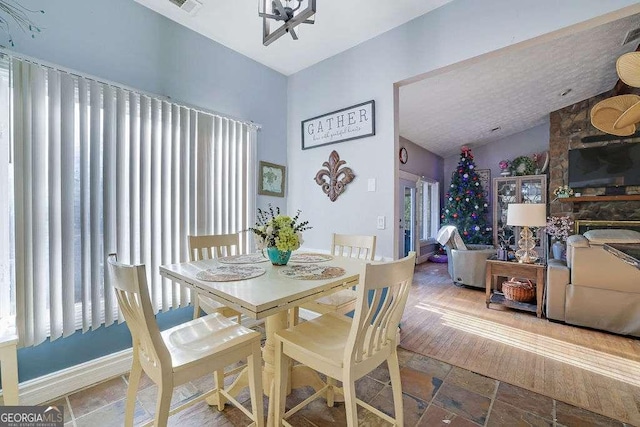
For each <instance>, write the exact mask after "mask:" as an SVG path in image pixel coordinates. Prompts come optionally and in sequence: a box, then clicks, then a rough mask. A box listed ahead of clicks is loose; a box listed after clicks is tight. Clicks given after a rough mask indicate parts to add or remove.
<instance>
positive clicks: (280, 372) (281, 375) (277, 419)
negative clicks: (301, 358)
mask: <svg viewBox="0 0 640 427" xmlns="http://www.w3.org/2000/svg"><path fill="white" fill-rule="evenodd" d="M275 347H276V348H275V361H274V367H275V370H276V372H275V375H274V382H275V385H274V387H273V394H274V395H275V396H273V395H272V396H271V398H274V397H275V399H274V400H275V401H274V404H273V408H274V413H273V420H274V423H273V425H275V426H277V427H280V426H281V425H282V419H283V417H284V412H285V404H286V401H287V387H286V384H287V381H288V376H289V366H290V363H291V359H290V358H289V356H287V355H286V354H284V352H283V351H282V342H280V341H278V340H276V346H275Z"/></svg>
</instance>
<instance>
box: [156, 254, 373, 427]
mask: <svg viewBox="0 0 640 427" xmlns="http://www.w3.org/2000/svg"><path fill="white" fill-rule="evenodd" d="M324 258H325V259H324V260H323V262H318V263H296V262H291V261H290V262H289V263H288V265H286V266H275V265H272V264H271V263H270V262H265V261H263V260H260V262H252V263H245V264H242V265H243V266H244V267H248V268H249V269H256V268H258V269H262V270H264V272H263V273H261V274H259V275H257V276H256V277H251V278H246V279H242V280H228V279H229V277H222V279H224V281H216V280H215V279H216V277H215V276H212V277H206V276H207V272H215V271H217V270H216V269H219V268H225V264H223V263H221V262H220V260H219V259H205V260H200V261H192V262H182V263H179V264H170V265H162V266H160V275H161V276H163V277H164V278H166V279H169V280H171V281H174V282H177V283H179V284H181V285H183V286H187V287H190V288H192V289H194V290H195V291H196V292H198V293H199V294H201V295H206V296H207V297H209V298H212V299H213V300H215V301H218V302H220V303H222V304H224V305H225V306H227V307H231V308H233V309H235V310H237V311H239V312H241V313H243V314H245V315H246V316H248V317H249V318H251V319H255V320H260V319H264V322H265V333H266V341H265V344H264V346H263V349H262V358H263V361H264V368H263V375H262V379H263V390H264V394H265V395H267V396H269V397H270V396H273V395H274V394H273V393H274V390H273V387H274V374H275V366H274V359H275V338H274V334H275V333H276V332H277V331H279V330H282V329H286V328H287V327H289V326H290V325H289V324H288V323H289V316H288V311H289V310H290V309H294V308H296V307H298V306H300V305H301V304H303V303H305V302H308V301H312V300H315V299H318V298H320V297H322V296H325V295H329V294H331V293H334V292H337V291H339V290H342V289H346V288H349V287H353V286H355V285H356V284H357V283H358V280H359V275H360V272H361V271H362V269H363V267H364V265H365V263H366V261H365V260H362V259H357V258H348V257H341V256H335V257H334V256H327V255H324ZM293 259H295V258H293ZM309 268H310V269H315V270H317V271H321V272H322V271H326V272H327V273H326V274H324V275H323V274H320V275H318V274H316V275H315V276H312V275H310V274H309V275H306V276H305V274H304V271H305V269H309ZM257 271H258V273H260V270H257ZM296 271H298V272H302V274H298V275H297V277H294V276H295V274H292V272H294V273H295V272H296ZM324 276H327V277H326V278H325V277H324ZM289 378H290V389H295V388H300V387H304V386H311V387H313V388H314V389H315V390H316V391H317V390H320V389H321V388H322V387H324V386H325V385H326V384H325V382H324V381H323V380H322V379H321V378H320V376H319V375H318V374H317V373H316V372H315V371H313V370H311V369H310V368H308V367H306V366H304V365H295V366H292V367H291V372H290V376H289ZM247 385H248V379H247V374H246V370H245V371H243V372H241V373H240V375H239V376H238V377H237V378H236V379H235V381H234V383H233V384H232V385H231V386H230V388H229V389H228V392H229V393H230V394H231V395H232V396H237V394H238V393H239V392H240V391H241V390H242V389H243V388H244V387H246V386H247ZM217 399H218V397H217V394H214V395H212V396H211V397H210V398H209V399H208V400H207V403H209V404H210V405H217V406H219V407H221V404H222V405H223V404H224V403H225V402H218V400H217ZM272 402H273V399H270V400H269V410H268V418H267V424H268V425H273V407H272Z"/></svg>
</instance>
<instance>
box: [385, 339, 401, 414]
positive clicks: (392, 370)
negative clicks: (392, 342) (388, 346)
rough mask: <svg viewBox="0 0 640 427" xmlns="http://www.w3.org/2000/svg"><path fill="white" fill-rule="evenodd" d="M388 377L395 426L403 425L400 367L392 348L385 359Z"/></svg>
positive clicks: (395, 352) (396, 353) (394, 350)
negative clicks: (389, 379)
mask: <svg viewBox="0 0 640 427" xmlns="http://www.w3.org/2000/svg"><path fill="white" fill-rule="evenodd" d="M387 366H388V367H389V375H390V376H391V391H392V393H393V409H394V411H395V415H396V417H395V418H396V425H398V426H402V425H404V410H403V408H402V383H401V381H400V365H399V363H398V352H397V351H396V349H395V348H394V349H393V351H392V352H391V354H390V355H389V357H388V358H387Z"/></svg>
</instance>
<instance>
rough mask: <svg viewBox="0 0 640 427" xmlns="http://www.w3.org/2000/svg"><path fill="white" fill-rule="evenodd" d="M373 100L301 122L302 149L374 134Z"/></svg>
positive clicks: (374, 112)
mask: <svg viewBox="0 0 640 427" xmlns="http://www.w3.org/2000/svg"><path fill="white" fill-rule="evenodd" d="M375 116H376V108H375V101H373V100H371V101H367V102H363V103H362V104H357V105H353V106H351V107H347V108H343V109H341V110H336V111H333V112H331V113H326V114H322V115H320V116H317V117H313V118H311V119H307V120H304V121H303V122H302V149H303V150H307V149H309V148H316V147H321V146H323V145H329V144H335V143H337V142H344V141H350V140H352V139H358V138H366V137H367V136H373V135H375V134H376V123H375V122H376V117H375Z"/></svg>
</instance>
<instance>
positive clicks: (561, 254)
mask: <svg viewBox="0 0 640 427" xmlns="http://www.w3.org/2000/svg"><path fill="white" fill-rule="evenodd" d="M551 251H552V252H553V257H554V258H555V259H559V260H562V261H566V259H567V247H566V246H565V245H564V243H562V242H559V241H558V242H554V244H553V245H551Z"/></svg>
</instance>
